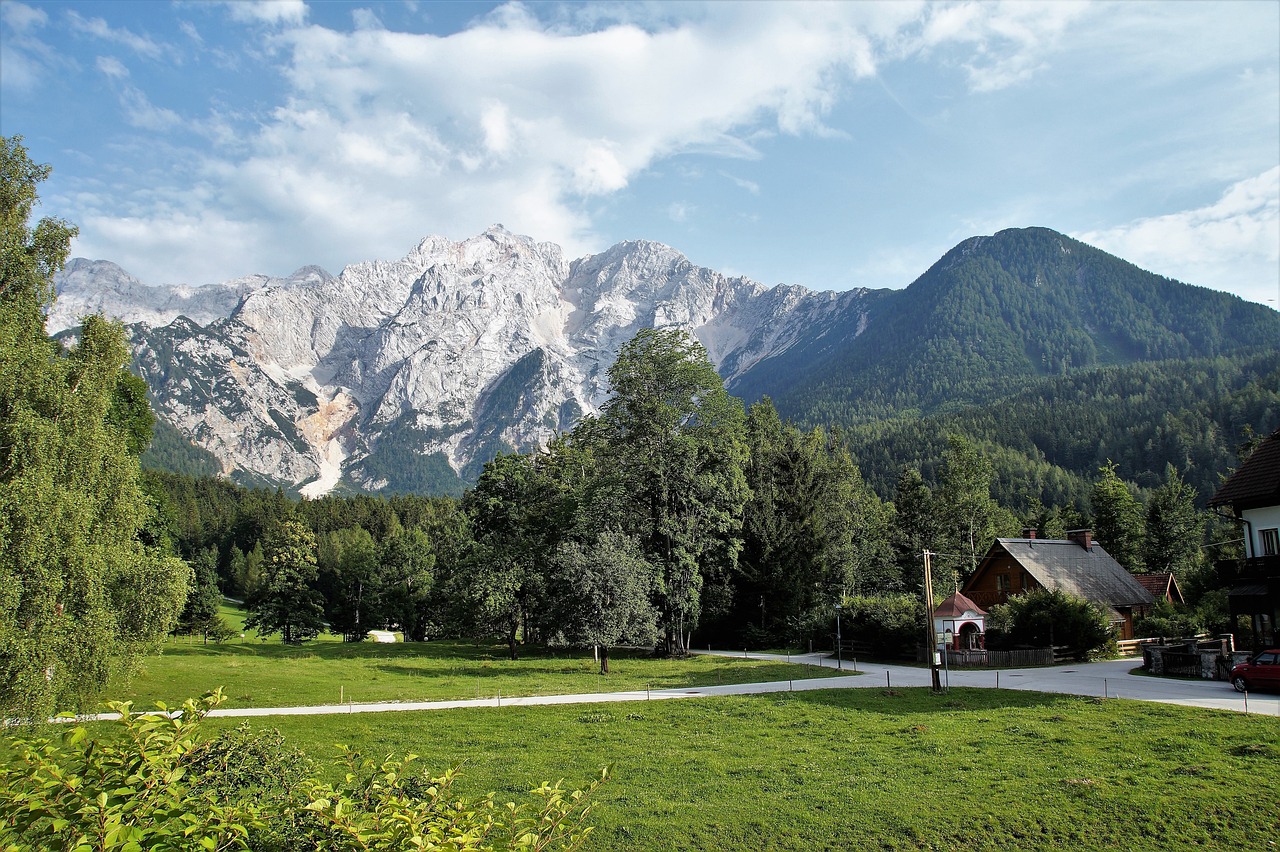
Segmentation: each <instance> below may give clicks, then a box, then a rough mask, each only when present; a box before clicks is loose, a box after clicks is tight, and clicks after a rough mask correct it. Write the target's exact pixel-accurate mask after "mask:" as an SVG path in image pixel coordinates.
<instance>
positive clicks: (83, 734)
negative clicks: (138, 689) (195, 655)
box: [0, 693, 607, 852]
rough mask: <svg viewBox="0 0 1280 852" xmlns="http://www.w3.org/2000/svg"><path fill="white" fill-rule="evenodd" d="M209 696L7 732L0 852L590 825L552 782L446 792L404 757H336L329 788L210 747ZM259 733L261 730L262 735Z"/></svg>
mask: <svg viewBox="0 0 1280 852" xmlns="http://www.w3.org/2000/svg"><path fill="white" fill-rule="evenodd" d="M220 701H221V694H220V693H211V694H210V695H207V696H205V697H204V698H203V699H200V700H199V701H195V700H188V701H187V702H186V703H184V704H183V706H182V709H181V710H179V711H176V712H172V713H170V712H168V711H167V709H166V708H165V707H164V706H163V705H160V712H156V713H147V714H142V715H134V714H132V713H131V712H130V710H131V706H130V705H129V704H128V703H121V702H113V703H110V704H108V706H109V707H110V708H111V709H112V710H113V711H114V712H116V713H118V714H119V727H118V728H117V729H116V730H115V731H113V732H112V735H109V736H101V737H91V736H90V735H89V732H88V730H87V729H86V728H85V727H84V726H76V727H74V728H72V729H70V730H68V731H65V732H64V733H62V734H61V736H58V737H53V738H50V737H34V738H30V739H22V738H19V739H18V740H16V742H15V748H14V749H13V751H14V757H13V759H12V760H11V762H10V763H9V765H8V766H6V767H4V769H3V773H2V774H0V848H2V849H3V850H5V852H17V850H19V849H36V850H77V852H78V850H102V852H107V850H113V852H130V850H143V849H146V850H154V852H170V850H173V852H177V850H193V852H194V850H204V851H205V852H219V850H240V849H252V850H276V849H317V850H333V852H355V850H406V849H416V850H451V852H463V850H479V849H486V850H489V849H495V850H502V849H507V850H530V852H533V850H571V849H577V848H579V847H581V846H582V844H583V843H584V841H585V840H586V838H587V837H588V835H589V834H590V833H591V828H590V827H589V826H587V825H586V819H587V816H588V815H589V814H590V812H591V810H592V808H593V807H594V804H593V802H592V801H591V794H592V793H593V792H594V791H595V789H596V788H597V787H598V786H599V785H600V784H601V783H603V781H604V780H605V777H607V770H606V771H605V772H604V773H602V776H601V779H600V780H598V781H596V782H594V783H593V784H591V785H590V786H589V787H588V788H587V789H586V790H573V791H569V790H565V789H563V788H562V787H561V785H560V783H556V784H554V785H552V784H542V785H541V786H540V787H538V788H537V789H535V790H533V791H531V792H532V794H533V796H534V797H535V802H536V803H535V804H515V803H506V804H505V805H503V804H499V803H497V802H495V800H494V795H493V794H489V795H487V796H484V797H482V798H478V799H468V798H463V797H460V796H458V795H456V794H455V793H454V791H453V784H454V781H455V780H456V779H457V777H458V772H457V771H456V770H450V771H448V772H446V773H444V774H443V775H441V776H439V777H431V776H428V775H424V774H422V773H416V772H413V771H412V770H411V768H410V765H411V764H412V762H413V761H414V760H415V756H414V755H408V756H407V757H405V758H403V759H397V758H395V757H388V758H387V759H386V760H384V761H381V762H375V761H373V760H370V759H368V758H366V757H364V756H362V755H361V754H359V753H358V752H355V751H352V750H345V751H344V758H345V761H346V764H347V772H346V774H345V776H344V778H343V780H342V781H341V782H340V783H338V784H336V785H335V784H328V783H323V782H320V781H317V780H315V779H313V778H311V777H309V771H310V764H309V762H308V761H307V760H306V758H305V757H303V756H302V755H301V754H300V753H298V752H290V751H289V750H288V749H281V748H280V747H279V746H280V745H281V743H280V742H278V741H272V742H269V743H258V742H256V738H255V736H254V735H252V734H249V733H248V732H247V731H246V730H245V729H236V730H234V731H228V732H226V733H224V734H223V735H222V736H221V737H218V738H216V739H208V738H206V737H204V736H203V735H202V731H201V721H202V720H203V719H204V717H205V715H206V714H207V713H208V711H209V710H211V709H212V708H213V707H215V706H216V705H217V704H218V703H219V702H220ZM265 736H267V738H268V739H270V735H265Z"/></svg>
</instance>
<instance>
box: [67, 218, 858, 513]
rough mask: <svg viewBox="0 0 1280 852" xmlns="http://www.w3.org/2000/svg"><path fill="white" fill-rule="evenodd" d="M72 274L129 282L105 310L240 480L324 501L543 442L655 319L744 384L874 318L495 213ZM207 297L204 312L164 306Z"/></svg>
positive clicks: (169, 398) (171, 411) (82, 282)
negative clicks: (202, 272)
mask: <svg viewBox="0 0 1280 852" xmlns="http://www.w3.org/2000/svg"><path fill="white" fill-rule="evenodd" d="M68 270H69V273H67V274H64V275H63V276H62V279H61V286H62V287H63V291H64V295H65V294H66V293H71V294H73V295H72V296H71V300H72V301H74V299H75V298H76V296H75V295H74V294H76V293H80V294H84V293H99V292H110V293H113V294H118V296H116V297H113V298H114V299H115V300H114V301H110V302H107V301H102V302H100V304H102V306H103V308H104V309H105V310H106V312H107V313H111V314H113V315H116V316H121V317H122V318H124V319H126V321H128V322H133V323H136V322H137V320H139V319H141V320H143V323H144V324H134V325H131V326H130V327H129V328H130V334H131V336H132V340H133V347H134V355H135V365H136V367H137V368H138V370H139V372H140V373H141V374H142V375H143V377H144V378H146V379H147V381H148V383H149V384H150V387H151V390H152V395H153V399H154V400H155V401H156V408H157V410H158V413H159V414H160V416H162V417H164V418H165V419H166V420H168V421H169V422H170V423H172V424H173V425H174V426H175V427H176V428H177V429H178V430H179V431H180V432H181V433H182V434H183V435H185V436H187V437H188V438H189V439H191V440H192V441H194V442H195V443H197V444H198V445H200V446H202V447H204V448H205V449H208V450H209V451H211V452H212V453H214V455H216V456H217V457H218V458H219V459H220V460H221V461H222V464H223V467H224V470H226V471H228V472H230V474H231V475H233V476H241V477H244V478H247V479H250V480H252V481H263V480H267V481H277V482H282V483H284V484H287V485H289V486H292V487H296V488H298V489H299V490H301V491H302V492H303V493H305V494H310V495H318V494H322V493H325V492H326V491H328V490H329V489H331V488H333V487H334V486H336V485H337V484H338V483H340V482H344V481H345V482H347V483H349V484H351V485H353V486H356V487H360V488H368V489H373V490H378V489H392V490H439V489H440V488H441V487H445V488H446V490H447V487H448V486H449V485H450V484H451V483H452V484H454V486H455V487H456V483H457V482H459V481H460V480H459V477H464V478H465V477H471V476H474V475H475V474H476V473H477V472H478V471H479V467H480V466H481V465H482V464H483V463H484V462H485V461H487V460H488V459H489V458H491V457H492V456H493V455H494V454H495V453H496V452H499V451H502V450H512V449H515V450H527V449H530V448H533V447H536V446H538V445H540V444H542V443H543V442H545V441H546V440H548V439H549V438H550V437H551V436H552V435H553V434H554V433H555V432H556V431H557V430H563V429H567V428H570V427H571V426H572V425H573V423H574V422H575V421H576V419H577V418H578V417H580V416H581V415H582V414H584V413H588V412H592V411H596V410H598V408H599V406H600V405H601V404H602V403H603V402H604V400H605V398H606V395H607V393H608V387H607V371H608V368H609V367H610V365H612V363H613V360H614V358H615V357H616V355H617V352H618V349H619V347H621V346H622V344H623V343H625V342H626V341H627V340H629V339H630V338H631V337H633V336H634V335H635V333H636V332H637V331H639V329H641V328H644V327H670V326H677V327H681V328H685V329H688V330H689V331H691V332H692V333H694V334H695V335H697V336H698V337H699V339H701V340H702V342H703V343H704V345H706V346H707V349H708V352H709V353H710V354H711V356H712V358H713V360H714V361H715V362H716V363H718V364H719V365H720V366H721V369H722V372H723V374H724V375H725V376H726V378H732V377H733V376H735V375H738V374H740V373H742V372H743V371H744V370H748V369H750V368H751V366H752V365H754V364H757V363H759V362H760V361H761V360H762V359H767V358H769V357H772V356H774V355H776V354H778V353H780V352H782V351H785V350H786V349H787V348H789V347H790V346H792V345H794V344H795V342H796V341H797V340H799V339H801V338H802V337H804V335H806V334H808V333H810V332H812V331H813V329H814V328H818V327H832V328H834V327H836V326H847V327H849V328H854V329H856V328H859V327H860V322H861V320H862V319H863V318H864V317H862V314H863V313H864V312H863V311H862V310H861V307H860V305H861V303H860V302H859V300H858V299H856V298H854V299H843V300H840V299H835V298H833V295H832V294H814V293H810V292H809V291H807V290H805V289H804V288H799V287H786V288H774V289H773V290H769V289H766V288H765V287H763V286H762V285H760V284H757V283H755V282H752V281H749V280H747V279H744V278H733V279H730V278H726V277H724V276H723V275H721V274H719V273H717V272H715V271H714V270H710V269H705V268H702V267H698V266H695V265H694V264H692V263H691V262H690V261H689V260H688V259H687V258H686V257H685V256H684V255H683V254H681V253H680V252H678V251H676V250H675V249H673V248H671V247H670V246H666V245H663V244H661V243H655V242H648V241H633V242H625V243H620V244H618V245H616V246H613V247H611V248H609V249H607V250H606V251H604V252H601V253H600V254H596V255H590V256H587V257H583V258H579V259H577V260H574V261H572V262H569V261H567V260H566V259H565V257H564V254H563V251H562V250H561V248H560V247H559V246H557V245H555V244H553V243H546V242H536V241H534V240H533V239H531V238H530V237H527V236H523V235H517V234H512V233H511V232H509V231H507V230H506V229H505V228H503V227H502V226H501V225H494V226H492V227H490V228H488V229H486V230H485V231H484V232H483V233H481V234H478V235H476V236H473V237H469V238H467V239H464V240H462V241H460V242H454V241H452V240H450V239H447V238H445V237H441V236H428V237H426V238H424V239H423V240H421V241H420V242H419V243H418V244H417V245H416V246H415V247H414V248H413V249H412V250H411V251H409V252H408V253H407V254H406V255H405V256H404V257H403V258H401V259H400V260H395V261H378V260H374V261H365V262H361V263H356V264H352V265H349V266H347V267H346V268H345V269H343V270H342V272H341V273H340V274H339V275H337V276H336V277H335V276H332V275H330V274H329V273H328V272H326V271H325V270H323V269H321V268H319V267H315V266H304V267H302V268H301V269H299V270H298V271H297V272H295V273H293V274H292V275H290V276H288V277H287V278H277V279H271V278H266V277H265V276H259V277H255V278H251V279H239V280H238V281H237V282H235V283H234V284H231V283H229V284H226V285H218V286H217V287H214V288H202V289H200V290H194V291H192V292H191V293H189V294H186V295H183V294H181V293H179V292H178V291H177V290H176V289H174V288H147V287H146V286H145V285H142V284H141V282H137V281H136V279H132V278H131V277H129V276H128V274H127V273H126V272H124V270H121V269H119V267H116V266H114V265H113V264H107V265H100V266H93V265H88V266H86V265H85V264H83V263H77V264H72V265H71V266H69V267H68ZM202 297H203V299H202ZM81 298H83V297H81ZM184 300H185V301H184ZM196 301H200V302H201V305H202V306H204V307H205V310H204V311H203V312H202V313H199V314H198V315H193V314H192V313H190V312H186V311H178V312H177V313H173V314H172V315H169V314H167V313H165V312H164V311H163V310H162V309H161V308H160V307H159V306H160V305H162V304H163V305H165V306H171V305H178V304H179V303H180V304H181V305H182V306H187V305H190V304H194V302H196ZM165 310H170V311H171V310H173V308H172V307H167V308H165ZM182 313H185V315H186V316H188V317H190V318H191V319H192V320H194V323H192V322H176V321H175V320H176V318H177V316H178V315H179V314H182Z"/></svg>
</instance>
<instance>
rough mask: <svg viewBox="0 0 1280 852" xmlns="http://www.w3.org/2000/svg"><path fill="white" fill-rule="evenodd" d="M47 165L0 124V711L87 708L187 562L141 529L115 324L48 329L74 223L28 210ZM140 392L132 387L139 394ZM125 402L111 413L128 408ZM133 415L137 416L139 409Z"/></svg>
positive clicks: (178, 582) (146, 643)
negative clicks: (63, 331) (62, 332)
mask: <svg viewBox="0 0 1280 852" xmlns="http://www.w3.org/2000/svg"><path fill="white" fill-rule="evenodd" d="M48 175H49V167H48V166H39V165H36V164H34V163H33V162H32V161H31V160H30V158H29V157H28V156H27V152H26V149H25V148H24V147H23V146H22V143H21V139H20V138H16V137H15V138H8V137H0V716H3V717H6V718H15V717H20V718H27V719H39V718H44V717H45V716H47V715H48V714H49V713H50V712H51V711H52V710H53V709H54V707H55V706H61V707H75V708H87V707H91V706H92V705H93V703H94V702H95V701H96V699H97V697H98V694H99V692H100V690H101V688H102V687H103V686H104V685H105V684H106V682H107V680H108V679H109V678H110V677H111V676H112V674H113V673H115V672H118V671H121V670H127V669H128V668H129V666H130V665H131V664H132V663H133V662H134V661H136V660H137V659H138V657H139V655H141V654H142V653H144V652H146V651H147V650H149V649H151V648H152V647H154V645H155V643H156V642H158V641H159V640H160V639H161V638H162V637H163V636H164V635H165V634H167V633H168V632H169V631H170V630H172V629H173V626H174V623H175V621H176V618H177V615H178V612H179V611H180V610H181V608H182V604H183V602H184V600H185V599H186V591H187V582H188V578H189V576H190V569H189V568H188V567H187V565H186V564H185V563H183V562H182V561H181V560H179V559H177V558H176V557H173V556H172V555H170V554H168V553H167V552H166V551H164V550H163V549H161V548H160V547H156V546H154V545H153V546H148V545H147V544H146V543H144V542H143V541H142V540H140V537H139V535H140V531H141V530H142V529H143V528H144V526H145V525H146V524H147V521H148V519H149V518H150V517H151V515H152V512H153V507H152V506H151V504H150V503H149V501H148V500H147V498H146V495H145V494H144V493H143V490H142V488H141V486H140V484H139V468H138V459H137V456H136V454H135V453H134V452H131V450H135V451H136V450H139V449H140V444H141V437H140V430H137V431H135V429H134V426H135V425H138V424H137V423H136V422H135V421H136V418H137V417H138V416H139V415H138V412H137V410H136V408H130V406H128V405H123V407H122V404H121V403H120V402H119V400H120V399H121V398H122V396H123V397H128V396H129V394H128V393H125V394H121V391H120V388H121V381H122V379H121V377H122V375H123V372H122V370H123V367H124V365H125V363H126V360H127V355H128V353H127V350H126V348H125V343H124V335H123V332H122V330H121V328H120V327H119V326H118V325H115V324H112V323H109V322H107V321H106V320H104V319H102V318H101V317H89V318H87V319H86V321H85V323H84V327H83V329H82V330H81V332H80V335H79V340H78V342H77V344H76V345H75V346H74V347H73V348H72V349H71V350H70V351H63V349H62V348H61V347H60V346H59V345H58V344H57V343H55V342H54V341H52V340H50V339H49V338H48V336H46V334H45V330H44V323H45V315H46V312H47V310H48V308H49V306H50V304H52V301H53V295H54V290H53V274H54V273H55V272H56V271H57V270H58V269H59V268H61V266H62V264H63V263H64V261H65V260H66V257H67V254H68V251H69V248H70V241H71V238H72V237H73V236H74V235H75V233H76V229H75V228H74V227H72V226H70V225H68V224H67V223H65V222H62V221H59V220H57V219H48V218H46V219H41V220H40V221H39V222H38V223H36V224H35V225H34V226H32V225H31V224H30V218H31V214H32V210H33V209H34V207H35V205H36V204H37V203H38V194H37V186H38V184H39V183H40V182H41V181H43V180H44V179H45V178H46V177H48ZM135 401H136V400H135ZM126 409H128V410H129V411H131V412H132V414H131V416H128V417H125V416H123V415H122V412H123V411H124V410H126ZM142 419H143V420H145V419H146V418H145V417H142Z"/></svg>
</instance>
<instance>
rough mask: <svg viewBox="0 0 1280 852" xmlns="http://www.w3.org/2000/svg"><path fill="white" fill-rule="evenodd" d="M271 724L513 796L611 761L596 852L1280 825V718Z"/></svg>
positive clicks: (965, 716) (728, 702)
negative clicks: (413, 759) (413, 761)
mask: <svg viewBox="0 0 1280 852" xmlns="http://www.w3.org/2000/svg"><path fill="white" fill-rule="evenodd" d="M235 723H236V720H230V719H218V720H210V722H209V723H208V724H212V725H215V726H216V727H222V726H228V725H233V724H235ZM255 724H257V725H260V726H263V727H278V728H279V729H280V730H281V731H283V732H284V733H285V735H286V736H287V738H288V739H289V741H290V742H291V743H293V744H294V745H297V746H300V747H302V748H303V749H304V750H306V751H307V752H308V753H309V754H312V755H313V756H317V757H319V756H332V755H334V754H335V750H334V748H333V745H334V744H335V743H344V744H347V745H350V746H352V747H355V748H358V749H361V750H362V751H364V752H366V753H368V754H370V755H375V756H379V757H380V756H383V755H385V754H388V753H392V752H398V753H405V752H410V751H411V752H414V753H417V754H419V755H422V760H421V763H422V765H423V766H424V767H425V768H428V769H433V770H440V769H443V768H445V767H448V766H450V765H453V764H456V763H463V764H464V780H463V784H464V787H465V789H466V790H467V791H469V792H473V793H481V792H484V791H489V790H494V791H497V793H498V796H499V798H500V799H501V798H502V797H503V796H510V797H516V796H517V795H518V794H519V793H521V792H523V791H525V790H527V789H529V788H530V787H532V786H533V785H535V784H536V783H537V782H539V781H541V780H544V779H549V780H554V779H557V778H564V779H565V780H566V782H567V783H569V784H571V785H574V786H581V785H584V784H586V783H587V782H588V781H589V780H590V779H591V778H592V777H594V776H595V775H596V773H597V772H598V770H599V768H600V767H601V766H603V765H605V764H613V765H614V780H613V781H611V782H610V784H608V785H607V786H606V787H605V788H604V790H603V791H602V793H601V802H602V806H601V808H600V809H599V810H598V811H597V812H596V817H595V822H596V824H597V825H598V827H599V828H598V833H597V835H596V837H595V841H594V842H593V843H592V845H591V846H590V848H591V849H597V850H631V849H717V850H733V849H753V850H754V849H776V850H783V849H786V850H792V849H794V850H800V849H805V850H809V849H868V848H871V849H922V848H924V849H927V848H934V849H960V848H972V849H1046V848H1076V849H1082V850H1083V849H1098V848H1105V847H1109V846H1116V847H1118V848H1124V849H1129V850H1169V849H1190V848H1203V849H1233V850H1236V849H1265V848H1270V847H1269V846H1267V844H1268V843H1269V842H1272V841H1274V840H1275V839H1276V837H1277V836H1278V835H1277V830H1278V829H1280V822H1278V819H1280V818H1278V817H1277V812H1276V810H1275V808H1274V807H1273V805H1274V803H1275V802H1276V801H1277V800H1278V798H1280V726H1277V725H1276V724H1275V720H1274V719H1272V718H1265V717H1246V716H1243V715H1240V714H1233V713H1225V712H1214V711H1202V710H1194V709H1189V708H1182V707H1172V706H1165V705H1156V704H1147V703H1139V702H1129V701H1120V700H1111V701H1102V700H1098V699H1084V698H1078V697H1073V696H1061V695H1042V694H1036V693H1026V692H1014V691H998V690H974V689H953V690H952V691H951V692H950V694H948V695H946V696H935V695H931V694H930V693H929V692H928V690H925V689H902V690H883V689H858V690H824V691H818V692H807V693H776V694H771V695H760V696H733V697H724V698H715V699H684V700H676V701H652V702H646V703H639V702H635V703H625V704H623V703H619V704H612V705H608V704H606V705H599V704H596V705H585V706H584V705H578V706H551V707H510V708H501V709H497V708H486V709H469V710H450V711H434V712H425V713H424V712H416V713H393V714H372V715H361V714H355V715H336V716H324V717H309V718H298V717H280V718H278V719H272V720H270V721H269V722H268V721H267V720H261V721H259V722H255ZM324 771H326V772H329V773H335V772H336V771H337V769H336V767H335V766H334V765H332V764H329V765H328V766H327V768H326V769H325V770H324Z"/></svg>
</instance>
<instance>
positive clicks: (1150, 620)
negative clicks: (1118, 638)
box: [1133, 598, 1200, 639]
mask: <svg viewBox="0 0 1280 852" xmlns="http://www.w3.org/2000/svg"><path fill="white" fill-rule="evenodd" d="M1133 632H1134V634H1135V635H1137V636H1139V637H1141V638H1146V637H1149V636H1163V637H1167V638H1171V639H1183V638H1188V637H1191V636H1194V635H1196V634H1197V633H1199V632H1200V620H1199V618H1198V613H1196V612H1194V611H1192V610H1189V609H1187V608H1186V607H1179V606H1175V605H1174V604H1171V603H1169V601H1167V600H1165V599H1164V598H1161V599H1159V600H1157V601H1156V605H1155V606H1154V607H1153V608H1152V610H1151V614H1150V615H1148V616H1146V617H1145V618H1142V619H1140V620H1139V621H1138V623H1137V624H1135V625H1134V628H1133Z"/></svg>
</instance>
